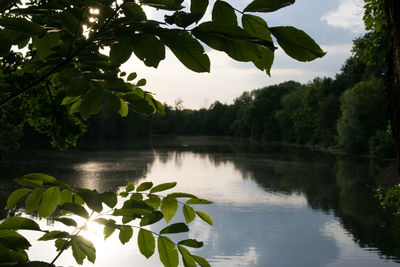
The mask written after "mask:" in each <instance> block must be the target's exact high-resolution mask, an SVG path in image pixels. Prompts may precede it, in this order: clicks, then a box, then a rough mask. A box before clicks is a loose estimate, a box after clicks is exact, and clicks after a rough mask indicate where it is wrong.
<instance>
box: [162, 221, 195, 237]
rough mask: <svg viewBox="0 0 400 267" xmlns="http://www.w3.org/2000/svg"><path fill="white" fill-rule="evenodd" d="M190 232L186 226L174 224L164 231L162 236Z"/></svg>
mask: <svg viewBox="0 0 400 267" xmlns="http://www.w3.org/2000/svg"><path fill="white" fill-rule="evenodd" d="M188 231H189V227H188V226H187V225H186V224H184V223H174V224H171V225H168V226H167V227H165V228H164V229H162V230H161V231H160V235H164V234H176V233H184V232H188Z"/></svg>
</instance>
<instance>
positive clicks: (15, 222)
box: [0, 217, 41, 231]
mask: <svg viewBox="0 0 400 267" xmlns="http://www.w3.org/2000/svg"><path fill="white" fill-rule="evenodd" d="M0 230H34V231H41V229H40V227H39V225H38V224H37V223H36V222H35V221H33V220H31V219H28V218H24V217H10V218H7V219H6V220H4V221H3V222H2V223H1V224H0Z"/></svg>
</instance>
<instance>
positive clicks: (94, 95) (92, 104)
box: [71, 87, 104, 120]
mask: <svg viewBox="0 0 400 267" xmlns="http://www.w3.org/2000/svg"><path fill="white" fill-rule="evenodd" d="M103 93H104V91H103V89H102V88H100V87H93V88H90V89H89V91H88V92H87V93H86V95H85V96H84V97H83V99H82V102H81V103H80V105H79V113H80V114H81V116H82V118H83V119H85V120H86V119H87V118H89V117H90V116H91V115H94V114H97V113H98V112H99V111H100V110H101V108H102V100H103ZM77 102H78V101H77ZM77 102H75V103H74V104H76V103H77ZM71 108H72V107H71Z"/></svg>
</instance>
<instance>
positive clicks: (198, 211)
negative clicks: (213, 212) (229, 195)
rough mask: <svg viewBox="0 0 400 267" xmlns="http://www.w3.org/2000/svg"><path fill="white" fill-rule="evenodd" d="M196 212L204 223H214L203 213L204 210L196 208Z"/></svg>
mask: <svg viewBox="0 0 400 267" xmlns="http://www.w3.org/2000/svg"><path fill="white" fill-rule="evenodd" d="M196 214H197V215H198V216H199V217H200V218H201V219H202V220H203V221H205V222H206V223H208V224H209V225H214V222H213V221H212V219H211V217H210V216H209V215H208V214H207V213H205V212H204V211H200V210H197V211H196Z"/></svg>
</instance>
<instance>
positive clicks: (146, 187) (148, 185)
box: [136, 182, 153, 192]
mask: <svg viewBox="0 0 400 267" xmlns="http://www.w3.org/2000/svg"><path fill="white" fill-rule="evenodd" d="M152 187H153V183H152V182H144V183H141V184H140V185H139V186H138V187H137V188H136V192H142V191H146V190H149V189H150V188H152Z"/></svg>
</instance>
